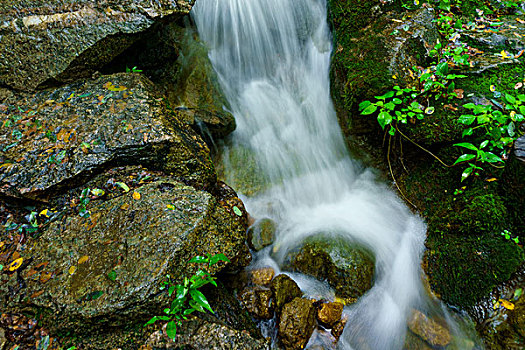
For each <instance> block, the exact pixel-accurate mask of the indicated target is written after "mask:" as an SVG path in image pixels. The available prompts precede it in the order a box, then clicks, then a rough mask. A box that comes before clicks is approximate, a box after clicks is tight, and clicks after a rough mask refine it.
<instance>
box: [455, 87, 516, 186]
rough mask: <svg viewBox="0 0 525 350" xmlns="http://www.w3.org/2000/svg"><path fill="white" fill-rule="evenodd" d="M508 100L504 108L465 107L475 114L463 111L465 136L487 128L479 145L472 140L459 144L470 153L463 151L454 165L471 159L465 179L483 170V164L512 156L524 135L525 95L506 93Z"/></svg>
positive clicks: (489, 106) (461, 121)
mask: <svg viewBox="0 0 525 350" xmlns="http://www.w3.org/2000/svg"><path fill="white" fill-rule="evenodd" d="M505 101H506V102H507V103H504V104H503V105H502V108H501V109H498V110H495V109H494V108H493V107H492V106H491V105H476V104H474V103H467V104H465V105H463V107H464V108H466V109H468V110H471V111H472V114H463V115H461V116H460V117H459V120H458V121H459V123H461V124H463V125H465V127H466V128H465V130H464V131H463V136H464V137H465V136H471V135H473V134H474V132H475V131H476V130H482V131H483V140H482V141H481V143H480V144H479V146H475V145H473V144H472V143H470V142H462V143H458V144H455V146H458V147H461V148H465V149H466V150H468V151H470V152H466V153H464V154H462V155H461V156H460V157H459V158H458V159H457V160H456V162H455V163H454V164H458V163H466V162H468V167H467V168H465V170H464V171H463V174H462V175H461V181H463V180H465V179H466V178H468V177H469V176H470V175H471V174H477V170H483V169H482V168H481V167H480V166H478V164H480V163H488V164H494V163H501V164H502V163H503V162H504V159H507V158H508V152H509V151H510V150H511V147H512V145H513V144H514V142H515V141H516V140H517V139H518V138H519V137H520V136H521V135H522V132H521V131H520V128H519V126H520V124H521V123H522V122H523V121H525V117H524V115H525V95H523V94H520V95H517V97H514V96H513V95H510V94H505Z"/></svg>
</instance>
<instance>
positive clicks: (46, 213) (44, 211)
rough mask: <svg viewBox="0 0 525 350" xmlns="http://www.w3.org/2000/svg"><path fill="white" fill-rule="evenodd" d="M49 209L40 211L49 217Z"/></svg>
mask: <svg viewBox="0 0 525 350" xmlns="http://www.w3.org/2000/svg"><path fill="white" fill-rule="evenodd" d="M48 212H49V210H48V209H44V210H42V211H41V212H40V215H44V216H45V217H46V218H48V217H49V214H48Z"/></svg>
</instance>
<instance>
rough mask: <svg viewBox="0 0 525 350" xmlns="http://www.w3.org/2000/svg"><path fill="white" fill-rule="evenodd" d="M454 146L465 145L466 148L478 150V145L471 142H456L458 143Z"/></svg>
mask: <svg viewBox="0 0 525 350" xmlns="http://www.w3.org/2000/svg"><path fill="white" fill-rule="evenodd" d="M454 146H456V147H464V148H467V149H469V150H472V151H477V150H478V148H477V147H476V146H474V145H473V144H471V143H469V142H461V143H456V144H454Z"/></svg>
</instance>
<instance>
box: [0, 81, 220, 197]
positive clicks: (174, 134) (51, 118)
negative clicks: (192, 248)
mask: <svg viewBox="0 0 525 350" xmlns="http://www.w3.org/2000/svg"><path fill="white" fill-rule="evenodd" d="M1 107H2V108H1V111H2V115H3V120H4V123H3V127H2V128H1V129H0V131H1V134H0V140H1V143H2V144H3V145H5V146H4V147H3V149H2V150H1V153H0V161H1V162H2V167H1V168H0V193H2V194H3V195H4V196H12V197H19V198H20V197H25V198H36V197H41V198H44V197H46V196H49V195H50V194H53V193H55V192H56V191H60V190H61V189H62V188H64V187H65V188H67V187H73V186H76V185H77V184H78V183H79V182H82V181H85V179H86V178H88V177H89V176H91V175H92V174H93V173H97V172H100V171H102V170H104V169H105V168H108V167H110V166H114V165H126V164H142V165H148V166H151V167H153V168H158V169H163V170H164V171H165V172H168V173H173V174H174V176H175V177H176V178H178V179H180V180H183V181H185V182H187V183H191V184H193V185H195V186H197V187H200V188H210V187H212V186H214V184H215V182H216V177H215V173H214V170H213V164H212V163H211V159H210V157H209V150H208V148H207V146H206V144H205V143H204V142H203V141H202V139H201V138H200V137H199V136H198V135H197V134H196V133H195V132H194V131H193V130H191V129H190V128H189V127H187V126H186V125H184V124H182V123H181V122H180V121H178V120H177V119H176V118H173V117H172V116H170V115H169V112H168V110H167V108H166V106H165V104H164V103H163V100H162V95H161V94H160V93H159V91H158V90H157V89H156V88H155V86H154V85H153V84H152V83H151V81H149V80H148V79H147V78H146V77H144V76H142V75H140V74H127V73H121V74H115V75H110V76H102V77H100V78H98V79H96V80H85V81H78V82H76V83H73V84H70V85H67V86H64V87H61V88H59V89H56V90H49V91H43V92H39V93H36V94H34V95H20V96H16V97H13V98H11V99H8V100H7V101H4V104H2V105H1Z"/></svg>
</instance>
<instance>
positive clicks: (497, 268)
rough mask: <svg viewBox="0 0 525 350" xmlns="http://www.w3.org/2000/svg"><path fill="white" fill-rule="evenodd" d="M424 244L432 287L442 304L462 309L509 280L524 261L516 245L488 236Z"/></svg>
mask: <svg viewBox="0 0 525 350" xmlns="http://www.w3.org/2000/svg"><path fill="white" fill-rule="evenodd" d="M427 243H428V245H429V247H430V249H429V250H428V251H427V257H426V259H427V264H428V269H429V270H430V271H432V273H431V274H430V284H431V286H432V288H433V289H434V291H436V292H437V293H438V294H439V295H440V296H441V298H442V299H443V300H444V301H445V302H448V303H451V304H453V305H458V306H461V307H465V306H470V305H473V304H475V303H476V302H478V301H479V300H481V298H482V297H483V296H485V295H487V294H488V293H489V292H490V291H491V290H492V289H493V288H494V287H495V286H496V285H497V284H499V283H502V282H504V281H506V280H508V279H509V278H510V276H511V274H512V273H513V272H514V271H516V269H517V267H518V266H519V265H520V264H521V263H522V262H523V260H524V253H523V250H522V249H521V248H520V247H519V246H517V245H516V244H514V243H513V242H510V241H506V240H505V239H504V238H502V237H498V236H494V235H491V234H483V235H482V236H478V237H471V236H458V235H452V234H450V235H448V236H447V237H446V239H441V238H437V237H434V238H432V239H429V242H427Z"/></svg>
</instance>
